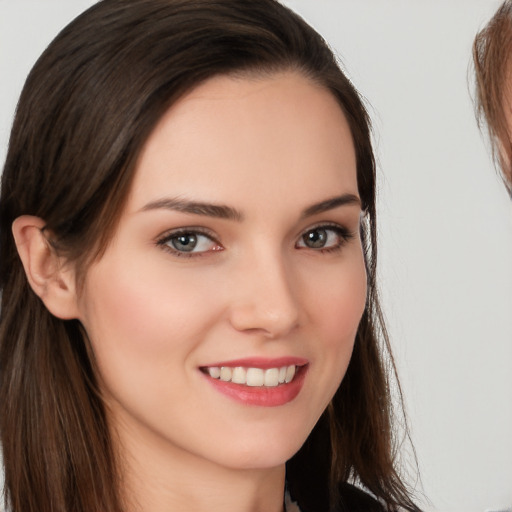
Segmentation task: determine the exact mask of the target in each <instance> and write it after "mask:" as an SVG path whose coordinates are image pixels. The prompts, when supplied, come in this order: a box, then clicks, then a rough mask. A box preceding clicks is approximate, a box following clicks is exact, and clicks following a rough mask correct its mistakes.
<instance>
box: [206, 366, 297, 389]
mask: <svg viewBox="0 0 512 512" xmlns="http://www.w3.org/2000/svg"><path fill="white" fill-rule="evenodd" d="M205 371H206V372H207V373H208V375H209V376H210V377H212V378H213V379H219V380H221V381H223V382H233V383H234V384H241V385H244V386H250V387H269V388H270V387H276V386H279V385H280V384H288V383H290V382H291V381H292V380H293V378H294V377H295V374H296V372H297V366H295V365H294V364H292V365H288V366H281V367H279V368H267V369H263V368H244V367H243V366H236V367H234V368H230V367H229V366H211V367H208V368H205Z"/></svg>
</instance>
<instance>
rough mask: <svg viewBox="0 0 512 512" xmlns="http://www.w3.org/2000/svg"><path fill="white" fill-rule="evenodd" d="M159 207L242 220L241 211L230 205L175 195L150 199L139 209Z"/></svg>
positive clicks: (155, 208)
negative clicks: (154, 199)
mask: <svg viewBox="0 0 512 512" xmlns="http://www.w3.org/2000/svg"><path fill="white" fill-rule="evenodd" d="M160 208H163V209H166V210H174V211H178V212H184V213H191V214H193V215H204V216H207V217H216V218H218V219H227V220H234V221H237V222H241V221H242V220H243V215H242V213H241V212H239V211H238V210H235V209H234V208H232V207H231V206H226V205H222V204H213V203H202V202H198V201H188V200H186V199H180V198H177V197H166V198H163V199H158V200H156V201H152V202H150V203H148V204H146V205H145V206H144V207H143V208H142V209H141V210H140V211H148V210H157V209H160Z"/></svg>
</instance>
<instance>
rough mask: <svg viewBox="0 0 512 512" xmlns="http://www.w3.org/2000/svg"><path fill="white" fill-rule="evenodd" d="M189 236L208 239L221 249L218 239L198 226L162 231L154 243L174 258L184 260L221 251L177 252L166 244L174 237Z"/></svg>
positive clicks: (207, 230)
mask: <svg viewBox="0 0 512 512" xmlns="http://www.w3.org/2000/svg"><path fill="white" fill-rule="evenodd" d="M189 234H190V235H201V236H204V237H206V238H209V239H210V240H211V241H212V242H213V243H214V244H216V245H217V246H219V247H221V248H222V249H223V247H222V244H221V243H220V242H219V241H218V239H217V238H218V237H217V236H216V235H215V234H214V233H213V232H212V231H210V230H209V229H207V228H204V227H199V226H187V227H180V228H175V229H170V230H167V231H164V232H163V233H162V234H160V235H159V236H157V237H156V240H155V243H156V245H157V246H159V247H161V248H162V249H163V250H165V251H167V252H169V253H171V254H173V255H174V256H177V257H186V258H192V257H200V256H204V255H206V254H208V253H211V252H217V251H220V250H222V249H212V250H209V251H198V252H194V251H190V252H186V251H178V250H176V249H174V248H172V247H171V246H170V245H169V244H168V242H169V241H170V240H171V239H173V238H175V237H178V236H180V235H189Z"/></svg>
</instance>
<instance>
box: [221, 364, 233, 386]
mask: <svg viewBox="0 0 512 512" xmlns="http://www.w3.org/2000/svg"><path fill="white" fill-rule="evenodd" d="M232 376H233V371H232V370H231V368H229V366H223V367H222V368H221V369H220V380H223V381H224V382H229V381H230V380H231V377H232Z"/></svg>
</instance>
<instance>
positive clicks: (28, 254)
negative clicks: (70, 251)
mask: <svg viewBox="0 0 512 512" xmlns="http://www.w3.org/2000/svg"><path fill="white" fill-rule="evenodd" d="M44 227H45V223H44V221H43V219H41V218H39V217H33V216H31V215H23V216H21V217H18V218H17V219H16V220H15V221H14V222H13V224H12V232H13V235H14V241H15V243H16V248H17V249H18V254H19V255H20V258H21V262H22V263H23V268H24V269H25V273H26V275H27V279H28V282H29V284H30V286H31V287H32V289H33V290H34V292H35V293H36V294H37V295H38V296H39V297H40V298H41V300H42V301H43V302H44V304H45V306H46V307H47V309H48V310H49V311H50V313H52V314H53V315H54V316H56V317H58V318H62V319H63V320H70V319H73V318H78V308H77V297H76V285H75V274H74V269H73V268H71V266H70V265H68V264H67V262H66V261H65V260H64V259H63V258H62V257H60V256H59V255H58V254H57V252H56V250H55V249H54V248H53V247H52V246H51V244H50V242H49V241H48V239H47V235H46V233H45V231H44Z"/></svg>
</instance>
